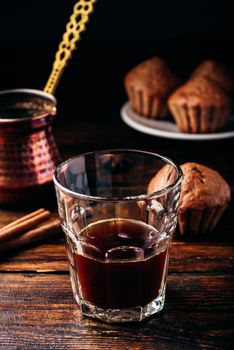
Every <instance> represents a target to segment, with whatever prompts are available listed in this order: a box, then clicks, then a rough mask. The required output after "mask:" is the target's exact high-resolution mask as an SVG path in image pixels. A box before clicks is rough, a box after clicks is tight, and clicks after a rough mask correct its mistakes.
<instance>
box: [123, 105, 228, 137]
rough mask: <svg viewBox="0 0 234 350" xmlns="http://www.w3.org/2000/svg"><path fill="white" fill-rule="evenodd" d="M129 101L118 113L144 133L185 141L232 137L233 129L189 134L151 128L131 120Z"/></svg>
mask: <svg viewBox="0 0 234 350" xmlns="http://www.w3.org/2000/svg"><path fill="white" fill-rule="evenodd" d="M130 108H131V107H130V102H129V101H127V102H125V103H124V104H123V105H122V107H121V110H120V115H121V118H122V120H123V121H124V123H125V124H127V125H128V126H130V127H131V128H133V129H135V130H137V131H140V132H142V133H144V134H148V135H152V136H158V137H162V138H169V139H174V140H187V141H198V140H199V141H201V140H204V141H213V140H223V139H230V138H234V131H224V132H220V133H209V134H190V133H182V132H178V133H176V132H173V131H165V130H159V129H157V128H152V127H150V126H148V125H144V124H141V123H139V122H138V121H136V120H133V119H132V117H131V116H129V113H128V109H130ZM131 112H132V113H135V114H136V115H137V116H139V115H138V114H137V113H136V112H134V111H132V110H131Z"/></svg>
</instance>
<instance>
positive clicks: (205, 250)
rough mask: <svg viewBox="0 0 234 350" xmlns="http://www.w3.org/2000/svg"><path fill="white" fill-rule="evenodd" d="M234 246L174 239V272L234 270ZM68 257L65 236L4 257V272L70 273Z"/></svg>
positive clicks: (1, 265)
mask: <svg viewBox="0 0 234 350" xmlns="http://www.w3.org/2000/svg"><path fill="white" fill-rule="evenodd" d="M233 268H234V247H233V246H231V245H229V244H224V243H222V244H221V243H219V244H217V243H198V242H197V243H196V242H178V241H174V242H173V244H172V249H171V256H170V271H171V272H178V273H180V272H194V271H198V272H202V271H203V272H206V273H207V272H210V273H212V272H214V273H217V272H220V271H225V273H227V272H231V271H233ZM67 270H68V267H67V258H66V251H65V246H64V242H63V238H61V239H58V240H57V239H56V240H53V241H50V242H49V243H44V244H40V245H38V246H34V247H29V248H28V249H25V250H21V251H19V252H13V253H12V255H10V256H9V255H6V256H2V257H0V271H15V272H16V271H36V272H54V271H57V272H66V271H67Z"/></svg>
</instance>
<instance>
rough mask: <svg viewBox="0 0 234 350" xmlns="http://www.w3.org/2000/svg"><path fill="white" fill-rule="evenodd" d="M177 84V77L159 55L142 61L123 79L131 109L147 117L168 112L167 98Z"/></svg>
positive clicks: (154, 116)
mask: <svg viewBox="0 0 234 350" xmlns="http://www.w3.org/2000/svg"><path fill="white" fill-rule="evenodd" d="M178 84H179V79H178V78H177V77H176V75H174V73H172V72H171V71H170V70H169V68H168V67H167V65H166V63H165V62H164V61H163V60H162V59H161V58H159V57H153V58H150V59H148V60H147V61H144V62H142V63H141V64H139V65H138V66H136V67H135V68H133V69H132V70H131V71H130V72H129V73H128V74H127V75H126V77H125V79H124V86H125V89H126V92H127V95H128V98H129V101H130V104H131V107H132V109H133V110H135V111H136V112H137V113H138V114H140V115H142V116H145V117H149V118H163V117H165V116H166V115H167V114H168V108H167V98H168V96H169V95H170V94H171V92H172V91H173V90H174V89H175V88H176V87H177V86H178Z"/></svg>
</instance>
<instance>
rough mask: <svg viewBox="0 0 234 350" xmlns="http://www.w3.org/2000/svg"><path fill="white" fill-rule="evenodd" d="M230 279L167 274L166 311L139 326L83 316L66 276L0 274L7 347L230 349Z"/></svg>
mask: <svg viewBox="0 0 234 350" xmlns="http://www.w3.org/2000/svg"><path fill="white" fill-rule="evenodd" d="M233 292H234V284H233V279H232V276H231V275H226V276H222V275H216V276H209V275H200V274H193V275H188V274H183V275H174V274H170V275H169V277H168V286H167V295H166V304H165V309H164V311H163V312H162V313H160V314H159V315H157V316H153V317H151V318H149V319H147V320H146V321H144V322H142V323H139V324H122V325H121V324H115V325H109V324H105V323H102V322H99V321H95V320H92V319H88V318H84V317H83V316H82V315H81V313H80V311H79V309H78V307H77V305H76V303H75V302H74V300H73V296H72V293H71V288H70V281H69V277H68V276H67V275H56V274H55V275H47V274H44V275H43V274H40V275H38V274H28V275H23V274H13V273H10V274H7V273H6V274H1V275H0V293H1V296H2V297H1V304H0V344H1V346H2V348H3V349H4V350H5V349H29V348H30V349H58V350H62V349H84V350H85V349H97V350H98V349H109V348H113V349H115V350H119V349H121V350H122V349H229V348H230V349H231V345H232V340H233V339H232V335H233V333H232V326H231V323H230V320H231V319H232V318H233V317H234V308H233V302H232V301H233Z"/></svg>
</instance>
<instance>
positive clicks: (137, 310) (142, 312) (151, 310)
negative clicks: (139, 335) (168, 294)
mask: <svg viewBox="0 0 234 350" xmlns="http://www.w3.org/2000/svg"><path fill="white" fill-rule="evenodd" d="M75 299H76V301H77V303H78V304H79V306H80V309H81V312H82V313H83V315H85V316H89V317H94V318H98V319H100V320H102V321H104V322H108V323H113V322H138V321H142V320H144V319H145V318H147V317H149V316H151V315H153V314H156V313H158V312H160V311H161V310H162V309H163V306H164V301H165V288H164V289H163V291H162V293H161V294H160V295H159V296H158V297H157V298H156V299H154V300H153V301H152V302H151V303H149V304H147V305H145V306H143V307H142V306H136V307H133V308H129V309H107V310H105V309H102V308H100V307H97V306H94V305H93V304H91V303H89V302H87V301H85V300H82V299H80V298H79V297H78V295H77V294H75Z"/></svg>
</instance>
